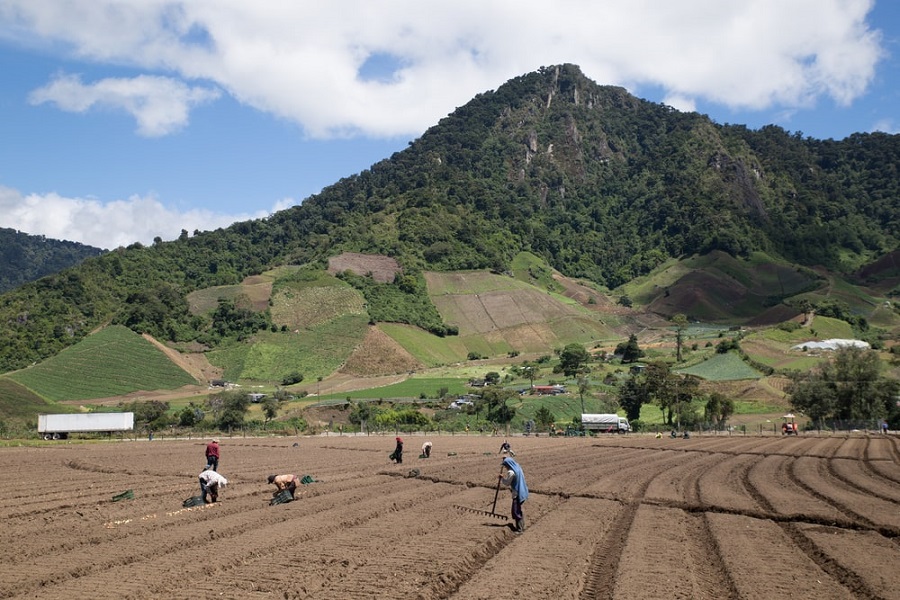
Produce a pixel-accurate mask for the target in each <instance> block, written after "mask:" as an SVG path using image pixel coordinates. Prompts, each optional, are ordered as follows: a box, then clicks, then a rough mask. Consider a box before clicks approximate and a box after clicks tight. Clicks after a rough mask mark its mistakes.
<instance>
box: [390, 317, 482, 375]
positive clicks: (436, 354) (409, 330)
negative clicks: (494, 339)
mask: <svg viewBox="0 0 900 600" xmlns="http://www.w3.org/2000/svg"><path fill="white" fill-rule="evenodd" d="M378 327H379V329H381V330H382V331H383V332H385V333H386V334H388V335H389V336H391V338H393V339H394V341H396V342H397V343H398V344H400V345H401V346H403V348H405V349H406V351H407V352H409V353H410V354H412V355H413V356H414V357H416V359H418V360H419V361H420V362H422V363H423V364H425V365H426V366H428V367H435V366H438V365H446V364H450V363H455V362H460V361H464V360H466V356H467V355H468V350H467V349H466V345H465V343H464V342H463V341H462V340H460V338H459V337H458V336H449V337H443V338H442V337H438V336H436V335H433V334H431V333H428V332H427V331H423V330H422V329H419V328H418V327H411V326H409V325H402V324H399V323H380V324H379V325H378Z"/></svg>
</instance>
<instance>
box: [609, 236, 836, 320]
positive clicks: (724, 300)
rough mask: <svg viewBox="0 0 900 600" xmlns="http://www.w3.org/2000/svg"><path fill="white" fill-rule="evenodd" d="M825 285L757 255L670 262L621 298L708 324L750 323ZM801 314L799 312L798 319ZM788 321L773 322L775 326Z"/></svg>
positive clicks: (780, 317)
mask: <svg viewBox="0 0 900 600" xmlns="http://www.w3.org/2000/svg"><path fill="white" fill-rule="evenodd" d="M823 285H824V281H822V280H820V279H819V278H818V276H816V275H815V273H813V272H812V271H810V270H809V269H802V268H798V267H796V266H794V265H791V264H789V263H786V262H783V261H778V260H776V259H773V258H772V257H770V256H768V255H766V254H763V253H760V252H756V253H753V254H751V255H750V256H749V257H747V258H735V257H733V256H730V255H728V254H725V253H724V252H712V253H710V254H707V255H703V256H692V257H689V258H687V259H683V260H676V259H671V260H669V261H667V262H665V263H663V264H662V265H660V266H659V267H658V268H656V269H655V270H654V271H652V272H651V273H650V274H648V275H646V276H644V277H639V278H637V279H635V280H633V281H631V282H629V283H627V284H625V285H623V286H622V287H621V288H620V289H619V290H617V291H618V292H621V293H623V294H625V295H627V296H628V297H629V298H631V300H632V301H633V302H635V303H637V304H640V305H643V306H646V307H647V308H648V309H649V310H652V311H654V312H657V313H660V314H664V315H675V314H678V313H682V314H685V315H687V316H688V317H689V318H691V319H695V320H698V321H703V322H746V321H749V320H751V319H756V320H758V319H759V317H760V315H761V314H764V313H766V311H767V310H769V309H770V308H772V307H774V306H777V305H778V304H780V303H781V302H782V301H783V300H785V299H787V298H791V297H793V296H796V295H797V294H800V293H802V292H806V291H809V290H811V289H814V288H818V287H820V286H823ZM796 312H797V311H794V314H796ZM780 320H784V315H783V314H779V315H778V317H777V318H775V317H774V316H773V320H772V321H771V323H775V322H778V321H780Z"/></svg>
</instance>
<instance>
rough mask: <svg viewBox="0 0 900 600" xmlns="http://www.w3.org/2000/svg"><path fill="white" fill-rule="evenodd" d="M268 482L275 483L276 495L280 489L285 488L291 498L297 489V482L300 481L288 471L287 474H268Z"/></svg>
mask: <svg viewBox="0 0 900 600" xmlns="http://www.w3.org/2000/svg"><path fill="white" fill-rule="evenodd" d="M269 483H272V484H275V487H276V488H278V489H277V490H275V494H276V495H277V494H278V492H280V491H282V490H287V491H289V492H290V493H291V499H293V498H294V492H295V491H297V484H298V483H300V478H299V477H297V476H296V475H292V474H290V473H288V474H287V475H269Z"/></svg>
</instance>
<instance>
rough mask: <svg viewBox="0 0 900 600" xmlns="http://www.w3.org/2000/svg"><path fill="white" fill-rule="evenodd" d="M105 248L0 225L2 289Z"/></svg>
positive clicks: (0, 281) (5, 289)
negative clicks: (50, 237) (55, 238)
mask: <svg viewBox="0 0 900 600" xmlns="http://www.w3.org/2000/svg"><path fill="white" fill-rule="evenodd" d="M103 252H104V251H103V250H101V249H100V248H94V247H93V246H85V245H84V244H80V243H78V242H67V241H61V240H54V239H49V238H46V237H44V236H42V235H29V234H27V233H22V232H21V231H16V230H15V229H7V228H4V227H0V293H2V292H5V291H8V290H11V289H13V288H15V287H17V286H20V285H22V284H23V283H25V282H26V281H34V280H35V279H40V278H41V277H44V276H45V275H50V274H52V273H58V272H60V271H62V270H63V269H67V268H69V267H71V266H74V265H77V264H78V263H80V262H81V261H83V260H84V259H86V258H90V257H92V256H99V255H100V254H102V253H103Z"/></svg>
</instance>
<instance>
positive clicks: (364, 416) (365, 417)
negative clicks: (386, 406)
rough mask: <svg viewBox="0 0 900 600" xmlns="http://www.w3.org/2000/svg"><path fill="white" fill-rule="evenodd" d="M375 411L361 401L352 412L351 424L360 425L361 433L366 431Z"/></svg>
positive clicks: (354, 406)
mask: <svg viewBox="0 0 900 600" xmlns="http://www.w3.org/2000/svg"><path fill="white" fill-rule="evenodd" d="M373 413H374V410H373V409H372V406H371V405H370V404H369V403H368V402H365V401H363V400H359V401H358V402H357V403H356V404H354V405H353V408H352V409H351V410H350V417H349V418H350V422H351V423H353V424H355V425H359V429H360V431H365V430H366V426H367V424H368V422H369V419H371V418H372V415H373Z"/></svg>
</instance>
